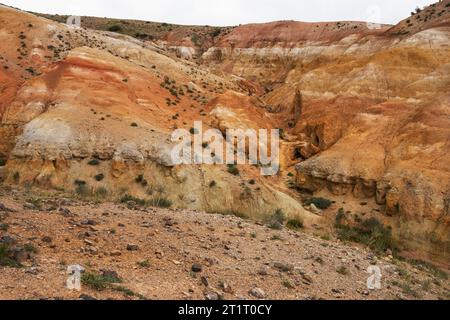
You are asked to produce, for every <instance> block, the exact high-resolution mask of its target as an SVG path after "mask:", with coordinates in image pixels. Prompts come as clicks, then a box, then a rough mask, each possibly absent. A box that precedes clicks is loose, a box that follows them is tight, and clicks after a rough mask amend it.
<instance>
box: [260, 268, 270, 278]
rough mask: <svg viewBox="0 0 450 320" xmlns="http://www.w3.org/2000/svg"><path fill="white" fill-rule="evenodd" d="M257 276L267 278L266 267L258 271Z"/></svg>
mask: <svg viewBox="0 0 450 320" xmlns="http://www.w3.org/2000/svg"><path fill="white" fill-rule="evenodd" d="M258 274H259V275H260V276H267V275H268V274H269V272H268V269H267V267H261V269H259V270H258Z"/></svg>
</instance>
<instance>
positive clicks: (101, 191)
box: [94, 187, 109, 198]
mask: <svg viewBox="0 0 450 320" xmlns="http://www.w3.org/2000/svg"><path fill="white" fill-rule="evenodd" d="M108 193H109V192H108V190H107V189H106V188H104V187H100V188H97V189H95V192H94V195H95V196H96V197H98V198H106V197H107V196H108Z"/></svg>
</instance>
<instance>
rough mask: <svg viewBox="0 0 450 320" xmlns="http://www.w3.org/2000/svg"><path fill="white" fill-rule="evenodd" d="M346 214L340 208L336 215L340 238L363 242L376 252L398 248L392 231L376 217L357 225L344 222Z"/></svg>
mask: <svg viewBox="0 0 450 320" xmlns="http://www.w3.org/2000/svg"><path fill="white" fill-rule="evenodd" d="M344 219H345V214H344V212H343V210H340V211H339V213H338V215H337V216H336V223H335V228H336V230H337V235H338V238H339V239H341V240H344V241H351V242H356V243H362V244H365V245H367V246H368V247H370V248H371V249H372V250H374V251H376V252H385V251H386V250H387V249H391V250H394V249H395V248H396V246H395V243H394V240H393V238H392V231H391V229H390V228H387V227H385V226H384V225H383V224H382V223H381V222H380V221H379V220H377V219H376V218H370V219H367V220H364V221H362V222H361V223H358V224H357V225H355V226H352V225H348V224H344V223H343V220H344Z"/></svg>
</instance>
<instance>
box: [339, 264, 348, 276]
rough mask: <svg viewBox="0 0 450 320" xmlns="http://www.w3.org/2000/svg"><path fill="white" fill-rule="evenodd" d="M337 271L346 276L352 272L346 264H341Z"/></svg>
mask: <svg viewBox="0 0 450 320" xmlns="http://www.w3.org/2000/svg"><path fill="white" fill-rule="evenodd" d="M336 272H337V273H339V274H342V275H344V276H348V275H349V274H350V271H349V270H348V269H347V267H346V266H340V267H339V268H337V269H336Z"/></svg>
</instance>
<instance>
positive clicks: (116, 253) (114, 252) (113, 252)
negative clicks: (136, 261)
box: [109, 250, 122, 257]
mask: <svg viewBox="0 0 450 320" xmlns="http://www.w3.org/2000/svg"><path fill="white" fill-rule="evenodd" d="M109 255H110V256H111V257H119V256H121V255H122V252H120V251H119V250H114V251H111V252H110V254H109Z"/></svg>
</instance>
